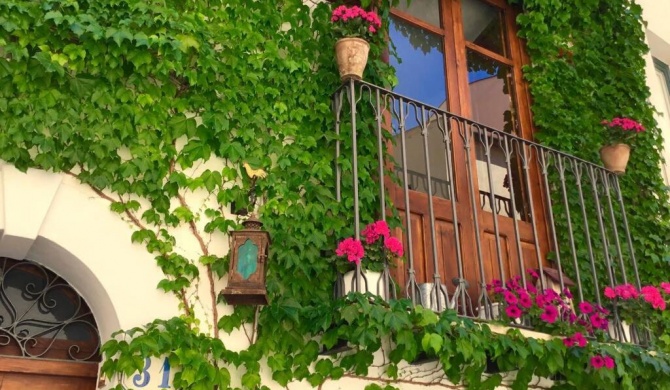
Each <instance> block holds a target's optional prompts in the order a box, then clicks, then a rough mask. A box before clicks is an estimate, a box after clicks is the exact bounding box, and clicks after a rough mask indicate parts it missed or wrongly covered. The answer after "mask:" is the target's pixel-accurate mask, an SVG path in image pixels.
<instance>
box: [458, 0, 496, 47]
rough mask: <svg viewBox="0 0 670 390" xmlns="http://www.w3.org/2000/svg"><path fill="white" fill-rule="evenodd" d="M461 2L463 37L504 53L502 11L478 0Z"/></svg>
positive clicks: (463, 0)
mask: <svg viewBox="0 0 670 390" xmlns="http://www.w3.org/2000/svg"><path fill="white" fill-rule="evenodd" d="M461 4H462V6H461V7H462V8H461V9H462V11H463V34H464V35H465V39H466V40H468V41H469V42H472V43H475V44H476V45H479V46H481V47H483V48H486V49H489V50H491V51H493V52H496V53H498V54H502V55H505V42H504V39H503V36H504V34H503V25H504V24H503V20H502V11H501V10H500V9H499V8H497V7H494V6H492V5H490V4H487V3H484V2H482V1H480V0H462V3H461Z"/></svg>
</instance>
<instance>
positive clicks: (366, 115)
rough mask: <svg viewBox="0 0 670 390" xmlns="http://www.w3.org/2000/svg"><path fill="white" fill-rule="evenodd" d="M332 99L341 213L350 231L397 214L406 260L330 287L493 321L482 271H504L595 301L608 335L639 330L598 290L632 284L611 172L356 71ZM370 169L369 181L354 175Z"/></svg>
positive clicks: (635, 279) (495, 313) (488, 277)
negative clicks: (347, 214)
mask: <svg viewBox="0 0 670 390" xmlns="http://www.w3.org/2000/svg"><path fill="white" fill-rule="evenodd" d="M333 110H334V115H335V132H336V133H337V135H338V141H337V145H336V150H335V154H336V161H337V197H338V200H340V201H342V202H345V203H346V205H347V206H350V207H351V209H352V211H353V221H354V223H353V225H354V234H355V238H357V239H359V238H360V237H361V224H364V223H368V222H371V220H369V219H383V220H389V221H396V222H399V224H400V225H401V226H399V227H397V228H396V229H395V230H394V232H393V234H394V235H396V236H397V237H398V238H400V239H401V240H402V241H403V244H404V247H405V261H404V262H401V263H398V264H385V265H384V269H383V272H382V273H381V276H380V278H379V280H377V279H375V280H372V279H371V278H370V276H369V275H368V274H366V272H363V271H362V270H361V266H357V267H356V270H355V272H354V273H353V276H350V277H348V278H340V279H339V282H338V286H336V293H337V294H343V293H345V292H348V291H358V292H365V291H369V292H372V293H375V294H377V295H380V296H382V297H384V298H386V299H394V298H408V299H410V300H411V301H412V302H413V303H414V304H416V305H422V306H424V307H427V308H431V309H432V310H435V311H437V312H441V311H443V310H446V309H454V310H457V312H458V313H459V315H461V316H466V317H472V318H476V319H481V320H496V319H499V317H500V316H501V312H502V307H503V306H499V305H500V303H499V302H495V301H494V299H493V294H492V292H491V283H492V282H493V281H494V280H499V281H501V283H502V285H505V284H506V283H509V282H510V281H511V280H512V279H514V280H517V281H518V282H519V283H520V284H522V285H524V286H527V285H533V286H536V287H537V288H538V289H540V291H543V290H554V291H555V292H556V293H558V295H560V296H561V297H562V298H561V299H564V300H565V301H566V302H568V304H569V305H570V306H572V307H578V306H579V304H580V303H581V302H587V301H589V302H594V303H595V304H597V305H599V306H607V307H608V308H609V310H610V311H611V317H610V318H611V319H610V327H609V330H608V331H607V332H608V333H609V334H610V337H612V338H613V339H615V340H618V341H621V342H633V343H641V344H643V343H645V342H646V340H647V337H648V335H647V334H646V333H647V332H643V331H640V330H639V329H642V325H643V324H628V323H626V322H624V321H622V319H621V318H620V316H619V313H618V310H617V307H616V304H615V302H613V301H610V300H608V299H607V298H605V297H604V296H603V291H604V288H605V287H607V286H610V287H614V286H616V285H620V284H627V283H630V284H632V285H634V286H636V287H637V288H638V289H639V288H640V287H641V285H640V278H639V275H638V271H637V265H636V260H635V253H634V249H633V244H632V240H631V234H630V231H629V229H628V222H627V217H626V211H625V205H624V201H623V198H622V195H621V191H620V188H619V181H618V177H617V176H616V175H615V174H613V173H612V172H610V171H608V170H606V169H604V168H602V167H600V166H598V165H596V164H593V163H591V162H588V161H585V160H582V159H579V158H577V157H574V156H571V155H568V154H566V153H563V152H560V151H557V150H554V149H551V148H548V147H546V146H543V145H540V144H538V143H535V142H532V141H530V140H527V139H524V138H521V137H519V136H517V135H515V134H514V129H515V125H514V122H513V120H511V119H509V120H508V121H507V122H506V124H505V129H504V130H499V129H492V128H490V127H487V126H485V125H483V124H480V123H477V122H474V121H472V120H469V119H466V118H463V117H460V116H458V115H455V114H452V113H450V112H448V111H446V110H445V109H444V108H443V107H432V106H429V105H426V104H423V103H421V102H418V101H415V100H412V99H411V98H408V97H405V96H402V95H399V94H396V93H394V92H392V91H389V90H386V89H383V88H380V87H378V86H375V85H372V84H369V83H366V82H363V81H353V80H351V81H348V82H346V83H345V84H344V85H342V86H341V87H340V88H339V89H338V90H337V91H336V92H335V93H334V95H333ZM512 116H513V115H512V114H511V113H510V115H509V117H510V118H511V117H512ZM385 151H388V153H385ZM385 156H387V157H385ZM366 180H367V181H366ZM371 181H374V182H375V183H376V185H375V192H374V193H372V192H371V191H370V189H369V188H364V187H362V184H361V183H362V182H367V183H370V182H371ZM376 187H379V188H378V192H377V188H376ZM363 219H365V220H363ZM531 275H536V277H533V276H531ZM568 291H570V292H568ZM511 325H512V326H518V327H522V328H523V327H526V328H528V327H530V326H529V325H530V322H529V321H527V319H525V318H521V319H520V320H519V321H516V322H512V323H511Z"/></svg>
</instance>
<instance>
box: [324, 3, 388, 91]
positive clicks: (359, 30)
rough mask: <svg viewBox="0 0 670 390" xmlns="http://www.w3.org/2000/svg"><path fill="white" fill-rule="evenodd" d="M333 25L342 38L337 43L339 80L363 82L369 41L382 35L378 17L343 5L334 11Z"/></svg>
mask: <svg viewBox="0 0 670 390" xmlns="http://www.w3.org/2000/svg"><path fill="white" fill-rule="evenodd" d="M330 21H331V22H332V23H333V26H334V29H335V31H336V32H337V33H338V35H339V36H340V37H341V39H339V40H338V41H337V42H336V43H335V54H336V57H337V66H338V69H339V72H340V79H342V81H345V80H349V79H354V80H360V79H362V78H363V71H364V70H365V65H366V64H367V62H368V54H369V53H370V44H369V43H368V40H366V38H373V37H374V36H375V35H376V34H377V32H378V31H379V28H380V27H381V25H382V22H381V19H380V18H379V15H377V13H375V12H374V11H369V12H368V11H365V10H364V9H363V8H361V7H359V6H353V7H347V6H346V5H341V6H339V7H337V8H335V9H334V10H333V14H332V17H331V18H330Z"/></svg>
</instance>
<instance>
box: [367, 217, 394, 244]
mask: <svg viewBox="0 0 670 390" xmlns="http://www.w3.org/2000/svg"><path fill="white" fill-rule="evenodd" d="M361 234H362V235H363V237H365V243H366V244H374V243H375V242H377V240H379V238H381V237H384V238H385V239H386V238H388V237H389V236H390V235H391V231H390V230H389V225H388V224H387V223H386V221H376V222H373V223H371V224H369V225H368V226H366V227H365V229H363V231H362V232H361Z"/></svg>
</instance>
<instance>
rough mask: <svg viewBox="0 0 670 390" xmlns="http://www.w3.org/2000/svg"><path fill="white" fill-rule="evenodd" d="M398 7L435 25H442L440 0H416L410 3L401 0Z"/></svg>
mask: <svg viewBox="0 0 670 390" xmlns="http://www.w3.org/2000/svg"><path fill="white" fill-rule="evenodd" d="M396 8H397V9H399V10H400V11H403V12H406V13H408V14H410V15H412V16H414V17H415V18H418V19H421V20H423V21H425V22H428V23H430V24H432V25H433V26H437V27H440V26H441V23H440V1H439V0H414V1H412V2H411V4H409V5H408V4H407V1H406V0H405V1H400V4H399V5H398V6H397V7H396Z"/></svg>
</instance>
